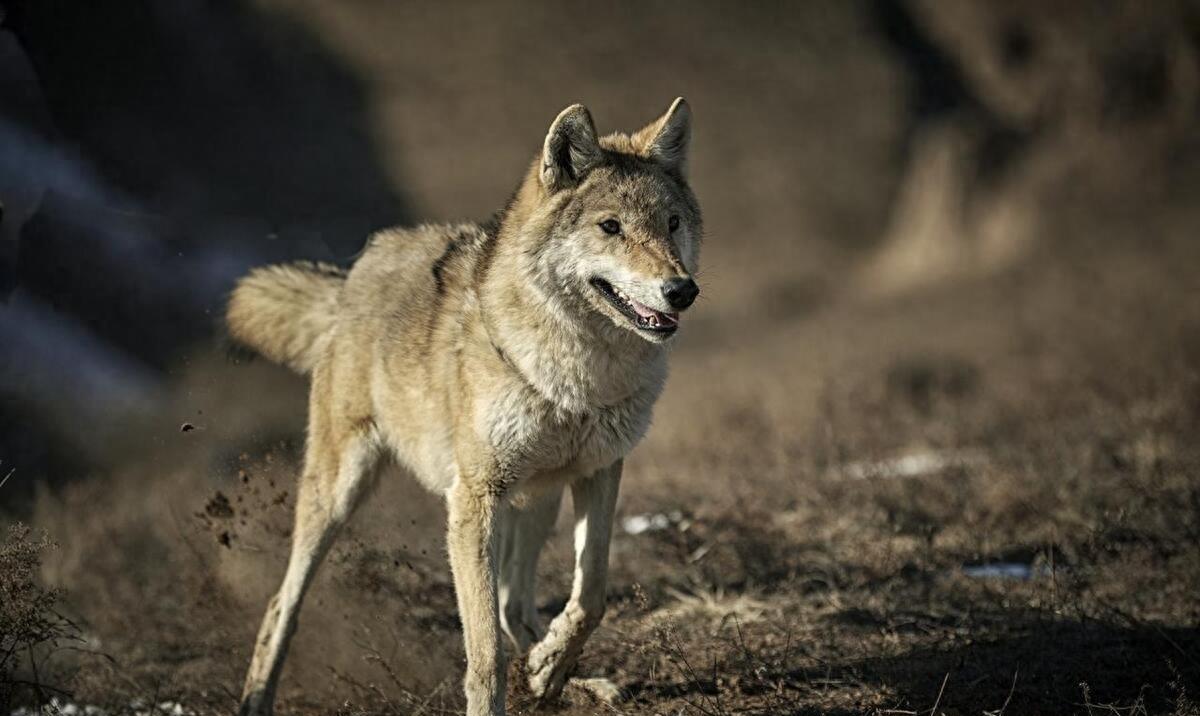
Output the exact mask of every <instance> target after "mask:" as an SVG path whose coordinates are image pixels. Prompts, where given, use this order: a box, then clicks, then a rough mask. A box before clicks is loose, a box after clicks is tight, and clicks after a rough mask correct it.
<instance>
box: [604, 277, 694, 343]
mask: <svg viewBox="0 0 1200 716" xmlns="http://www.w3.org/2000/svg"><path fill="white" fill-rule="evenodd" d="M591 283H592V285H593V286H595V287H596V290H597V291H599V292H600V295H601V296H604V297H605V298H606V299H608V302H609V303H611V304H612V305H613V306H614V307H615V308H616V309H617V310H618V311H620V312H621V314H622V315H624V316H625V317H626V318H628V319H629V320H630V321H631V322H632V323H633V325H635V326H637V327H638V329H639V330H643V331H649V332H651V333H662V334H667V333H674V332H675V329H677V328H679V314H678V313H668V312H665V311H656V310H654V309H653V308H650V307H649V306H647V305H645V304H644V303H638V302H637V301H635V300H633V299H632V298H630V297H629V296H626V295H625V294H624V293H622V292H621V289H619V288H617V287H616V286H613V285H612V284H611V283H609V282H608V281H605V280H604V279H602V278H593V279H592V281H591Z"/></svg>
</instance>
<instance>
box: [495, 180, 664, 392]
mask: <svg viewBox="0 0 1200 716" xmlns="http://www.w3.org/2000/svg"><path fill="white" fill-rule="evenodd" d="M536 181H537V179H536V174H534V173H532V172H531V174H530V176H529V177H527V179H526V181H525V183H524V184H523V185H522V187H521V188H520V189H519V190H518V192H517V194H516V195H515V196H514V198H513V200H512V201H511V202H510V203H509V206H508V207H507V208H506V209H505V211H504V212H503V213H502V214H501V216H500V217H499V218H498V224H497V227H496V228H495V234H494V235H493V236H492V237H490V239H489V240H490V241H492V242H494V245H493V246H492V247H490V248H491V252H492V255H491V256H490V261H489V264H488V265H487V266H486V267H485V268H484V270H483V272H482V275H481V276H480V277H479V279H480V280H479V283H478V284H477V291H478V296H479V305H480V310H481V311H482V312H483V317H484V321H485V324H486V325H488V326H489V327H490V330H489V333H490V334H491V336H490V338H491V340H492V341H493V342H494V343H496V344H497V346H496V347H497V348H499V349H500V350H501V351H502V352H503V354H504V355H505V357H507V358H508V360H510V361H512V362H513V363H514V364H515V366H516V368H517V370H518V371H519V372H520V373H521V375H522V376H523V377H524V379H525V380H526V381H527V382H529V383H530V384H531V385H532V386H533V388H534V389H535V390H537V391H538V393H540V394H541V395H542V396H543V397H544V398H545V399H546V400H548V401H549V402H551V403H552V404H553V405H554V406H555V407H556V408H557V409H558V410H560V411H562V412H564V413H567V414H579V413H583V412H586V411H589V410H594V409H595V408H598V407H603V406H609V405H615V404H616V403H619V402H621V401H622V400H625V399H626V398H629V397H630V396H632V395H633V394H635V393H637V392H640V391H644V390H653V391H654V392H655V393H657V392H658V391H659V390H661V388H662V384H663V382H664V381H665V380H666V367H667V360H666V358H667V349H666V348H665V347H664V346H662V345H658V344H653V343H650V342H649V341H646V340H644V339H642V338H640V337H639V336H637V335H636V334H634V333H633V332H632V331H630V330H627V329H623V328H620V327H618V326H616V325H615V324H614V323H613V322H612V320H611V319H609V318H608V317H606V316H603V315H600V314H599V313H597V312H596V311H595V309H593V308H591V306H590V305H589V304H588V302H587V301H586V300H585V299H584V297H583V296H582V295H579V294H578V293H577V292H578V291H581V290H590V287H588V286H586V285H584V286H574V285H562V283H567V282H562V283H558V282H557V279H560V278H563V277H559V276H553V275H551V274H550V273H549V272H548V271H547V270H546V267H545V266H544V265H543V266H539V263H538V257H537V251H536V247H537V246H538V244H540V243H541V237H542V236H544V235H545V233H544V232H546V231H549V230H551V228H552V226H553V220H554V216H555V215H556V214H557V210H556V209H557V207H556V206H554V199H553V197H551V198H550V199H549V200H547V199H546V198H545V197H544V195H541V194H540V187H538V186H536V185H531V182H536Z"/></svg>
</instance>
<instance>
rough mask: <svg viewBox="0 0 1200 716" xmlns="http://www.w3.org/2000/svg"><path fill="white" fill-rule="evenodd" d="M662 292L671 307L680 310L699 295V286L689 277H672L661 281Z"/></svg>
mask: <svg viewBox="0 0 1200 716" xmlns="http://www.w3.org/2000/svg"><path fill="white" fill-rule="evenodd" d="M662 292H663V296H664V297H665V298H666V299H667V303H669V304H671V308H674V309H675V310H676V311H682V310H683V309H685V308H687V307H688V306H690V305H692V302H693V301H695V300H696V296H699V295H700V287H699V286H697V285H696V282H695V281H693V280H692V279H690V278H672V279H667V281H666V282H665V283H663V288H662Z"/></svg>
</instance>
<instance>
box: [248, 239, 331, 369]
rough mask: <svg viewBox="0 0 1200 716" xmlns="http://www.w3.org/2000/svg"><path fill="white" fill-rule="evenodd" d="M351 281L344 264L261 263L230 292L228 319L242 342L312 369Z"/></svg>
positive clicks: (279, 360) (296, 366)
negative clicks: (347, 279)
mask: <svg viewBox="0 0 1200 716" xmlns="http://www.w3.org/2000/svg"><path fill="white" fill-rule="evenodd" d="M345 281H346V272H345V271H343V270H342V269H340V268H337V267H336V266H331V265H329V264H323V263H314V262H309V261H297V262H295V263H290V264H281V265H278V266H264V267H262V268H258V269H255V270H254V271H252V272H251V273H250V275H249V276H247V277H245V278H243V279H242V280H241V281H239V282H238V285H237V288H235V289H234V291H233V294H232V295H231V296H230V298H229V306H228V309H227V311H226V314H225V322H226V325H228V327H229V332H230V334H231V335H232V336H233V338H234V339H235V340H237V341H239V342H240V343H243V344H245V345H246V346H248V347H250V348H253V349H254V350H256V351H258V352H259V353H261V354H263V355H264V356H266V357H267V358H270V359H271V360H273V361H275V362H276V363H282V364H283V365H286V366H288V367H289V368H291V369H293V370H295V371H297V372H300V373H308V372H310V371H312V369H313V366H315V365H316V364H317V359H318V358H319V357H320V356H321V350H322V346H321V342H322V341H323V340H325V339H326V338H327V337H328V336H329V334H330V331H331V329H332V328H333V322H334V315H335V313H336V312H337V296H338V293H339V292H340V291H341V288H342V284H343V283H345Z"/></svg>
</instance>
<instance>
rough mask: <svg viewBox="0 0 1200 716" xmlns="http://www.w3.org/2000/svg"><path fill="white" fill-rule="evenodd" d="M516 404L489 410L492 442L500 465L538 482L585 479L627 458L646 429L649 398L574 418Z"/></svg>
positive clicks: (626, 401) (630, 400)
mask: <svg viewBox="0 0 1200 716" xmlns="http://www.w3.org/2000/svg"><path fill="white" fill-rule="evenodd" d="M520 402H521V404H520V405H511V404H510V405H508V406H503V405H501V406H496V407H497V408H498V409H497V410H494V411H490V412H492V420H491V426H490V430H489V431H488V432H489V437H490V442H491V443H492V447H493V449H494V450H496V452H497V456H498V457H500V458H501V461H502V462H504V463H507V464H508V465H510V466H511V467H513V468H514V469H515V470H516V471H517V472H519V473H521V474H522V475H523V476H525V477H528V478H532V479H534V480H536V481H539V482H540V481H543V480H554V479H557V478H561V479H567V480H569V479H571V478H572V477H576V476H580V475H589V474H591V473H594V472H596V471H597V470H599V469H601V468H604V467H607V466H608V465H611V464H612V463H614V462H616V461H617V460H619V459H621V458H623V457H625V456H626V455H627V454H629V451H630V450H632V449H633V447H634V445H636V444H637V442H638V441H639V440H641V438H642V436H643V435H645V433H646V429H647V428H648V427H649V424H650V414H651V408H652V405H653V396H645V395H641V394H637V395H634V396H632V397H630V398H629V399H627V400H624V401H621V402H620V403H618V404H616V405H612V406H603V407H598V408H594V409H592V410H589V411H586V412H583V413H579V414H574V415H562V414H559V413H556V412H555V411H552V410H548V409H545V408H544V407H540V406H534V405H530V404H528V403H524V402H523V401H520Z"/></svg>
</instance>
